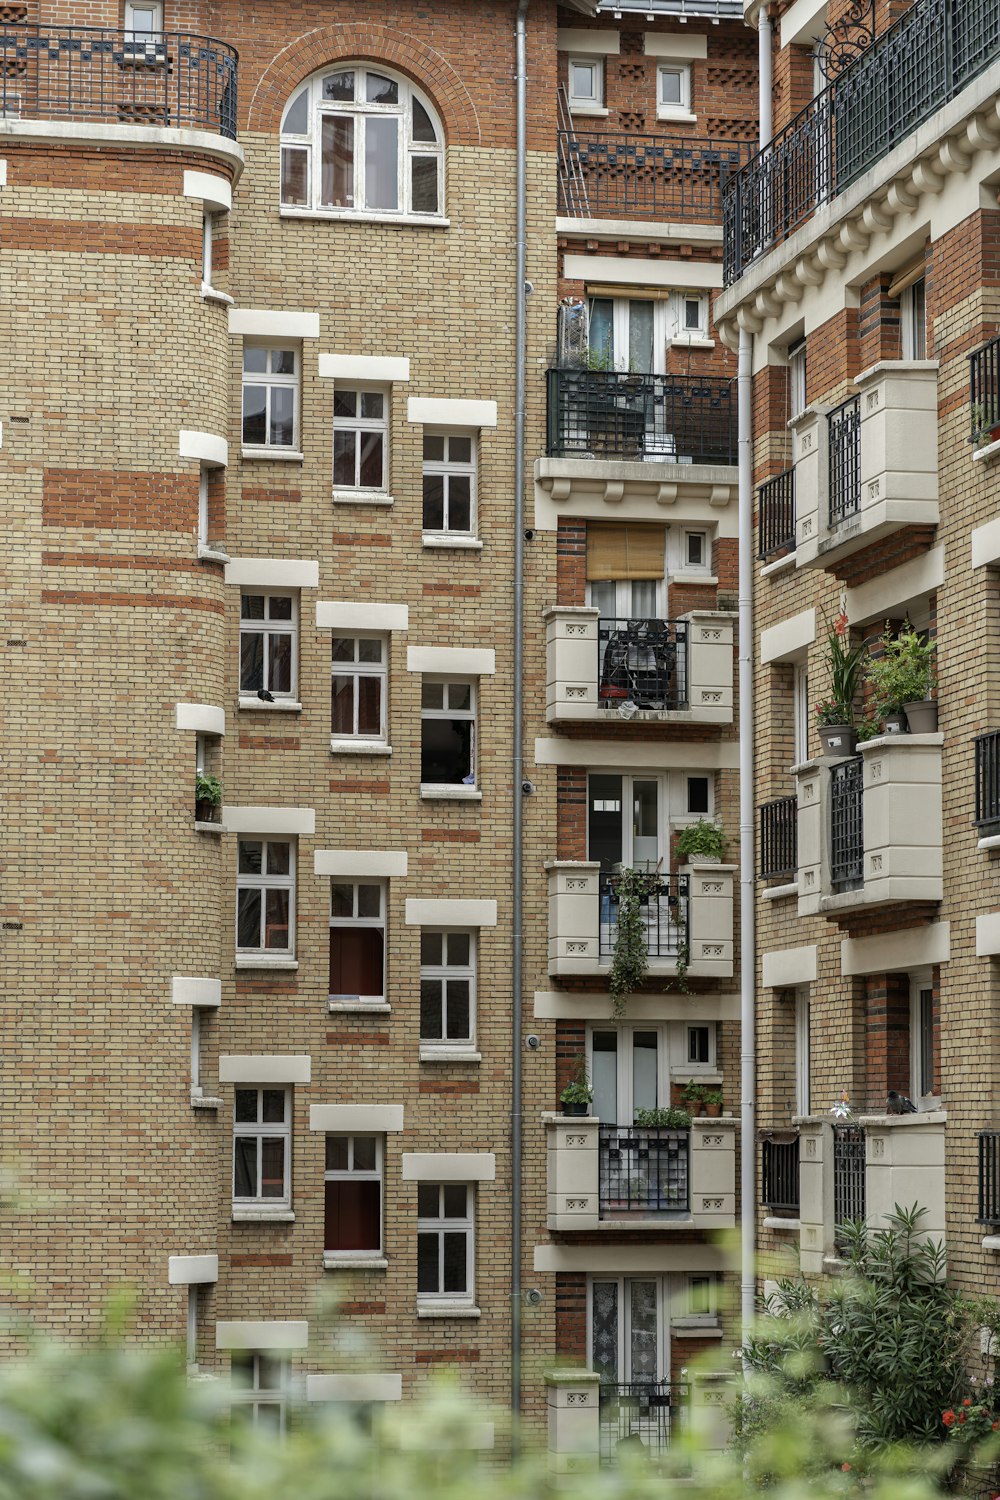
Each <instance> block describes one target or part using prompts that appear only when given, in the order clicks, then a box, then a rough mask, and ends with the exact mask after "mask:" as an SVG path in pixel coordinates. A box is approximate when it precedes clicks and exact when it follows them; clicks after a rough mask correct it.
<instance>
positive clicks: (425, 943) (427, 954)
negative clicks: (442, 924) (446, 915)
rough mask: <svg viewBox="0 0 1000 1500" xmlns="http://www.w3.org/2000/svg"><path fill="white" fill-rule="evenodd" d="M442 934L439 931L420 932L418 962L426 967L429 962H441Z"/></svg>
mask: <svg viewBox="0 0 1000 1500" xmlns="http://www.w3.org/2000/svg"><path fill="white" fill-rule="evenodd" d="M442 939H443V934H442V933H440V932H421V934H420V962H421V963H422V964H423V965H424V966H425V967H426V966H427V965H429V964H439V963H440V962H441V948H442Z"/></svg>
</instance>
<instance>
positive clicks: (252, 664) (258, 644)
mask: <svg viewBox="0 0 1000 1500" xmlns="http://www.w3.org/2000/svg"><path fill="white" fill-rule="evenodd" d="M263 686H264V637H263V636H262V635H259V634H257V632H256V631H254V633H253V634H249V633H247V632H244V633H243V634H242V635H241V636H240V692H241V693H256V692H258V691H259V690H260V689H261V688H262V687H263Z"/></svg>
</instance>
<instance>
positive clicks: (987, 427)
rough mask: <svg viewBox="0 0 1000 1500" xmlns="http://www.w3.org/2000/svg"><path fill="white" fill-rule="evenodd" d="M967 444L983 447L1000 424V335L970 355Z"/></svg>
mask: <svg viewBox="0 0 1000 1500" xmlns="http://www.w3.org/2000/svg"><path fill="white" fill-rule="evenodd" d="M969 407H970V421H971V423H972V432H971V434H970V438H969V441H970V442H972V443H975V444H976V446H977V447H979V448H984V447H985V446H986V444H987V443H988V442H989V441H990V435H991V430H992V428H994V427H996V426H997V424H998V423H1000V334H998V335H997V337H996V338H994V339H990V341H989V343H988V344H984V345H983V347H982V348H981V349H977V350H976V351H975V353H974V354H970V355H969Z"/></svg>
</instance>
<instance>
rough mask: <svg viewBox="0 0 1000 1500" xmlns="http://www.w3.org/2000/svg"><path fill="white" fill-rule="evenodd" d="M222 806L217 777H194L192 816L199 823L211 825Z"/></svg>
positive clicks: (220, 785) (220, 787) (199, 775)
mask: <svg viewBox="0 0 1000 1500" xmlns="http://www.w3.org/2000/svg"><path fill="white" fill-rule="evenodd" d="M221 805H222V782H221V781H220V780H219V778H218V776H202V775H201V774H200V773H199V774H198V775H197V776H196V777H195V783H194V814H195V817H196V819H197V820H198V822H199V823H211V822H212V820H213V819H214V817H215V814H216V812H217V811H218V809H219V807H221Z"/></svg>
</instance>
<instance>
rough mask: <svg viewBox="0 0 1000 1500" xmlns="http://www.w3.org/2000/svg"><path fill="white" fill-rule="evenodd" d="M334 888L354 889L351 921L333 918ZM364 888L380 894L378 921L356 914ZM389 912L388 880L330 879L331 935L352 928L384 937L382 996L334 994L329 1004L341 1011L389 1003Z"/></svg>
mask: <svg viewBox="0 0 1000 1500" xmlns="http://www.w3.org/2000/svg"><path fill="white" fill-rule="evenodd" d="M335 885H343V886H350V887H351V888H352V890H353V896H352V898H351V900H352V911H353V913H354V915H352V916H350V917H340V916H334V913H333V887H334V886H335ZM362 885H364V886H370V887H372V888H373V889H376V890H377V891H378V893H379V912H378V916H376V917H359V916H358V915H357V910H358V887H359V886H362ZM388 908H389V888H388V882H387V881H385V880H377V879H372V880H368V879H363V878H357V879H351V878H350V877H344V878H341V877H340V876H339V875H335V876H334V877H333V878H332V879H331V881H330V921H329V925H330V929H331V931H332V930H333V928H337V929H338V930H341V931H343V930H346V929H349V928H351V929H353V928H359V927H364V928H368V929H369V930H374V931H378V932H381V934H382V993H381V994H380V995H342V994H331V995H329V996H328V998H329V1001H330V1003H331V1004H332V1005H336V1006H337V1007H338V1008H339V1007H342V1006H351V1005H356V1006H361V1007H363V1006H366V1005H384V1004H385V1001H386V992H387V991H388V988H389V986H388V977H387V971H388V967H389V942H388V938H389V934H388ZM327 982H328V983H329V973H328V978H327Z"/></svg>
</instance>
